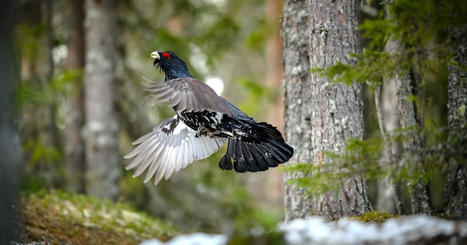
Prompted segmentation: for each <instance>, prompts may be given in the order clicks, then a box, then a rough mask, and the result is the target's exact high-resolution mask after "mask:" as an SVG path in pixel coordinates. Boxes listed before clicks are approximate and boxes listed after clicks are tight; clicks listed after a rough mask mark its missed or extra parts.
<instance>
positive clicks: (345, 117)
mask: <svg viewBox="0 0 467 245" xmlns="http://www.w3.org/2000/svg"><path fill="white" fill-rule="evenodd" d="M356 7H357V1H355V0H338V1H333V0H321V1H310V6H309V13H310V26H309V28H310V29H311V31H310V39H311V47H310V51H311V56H310V65H311V67H322V68H326V67H329V66H331V65H334V64H335V63H336V62H337V61H340V62H343V63H345V64H350V63H353V62H354V61H353V60H352V59H351V58H350V57H349V54H351V53H356V52H357V51H358V48H357V45H358V36H357V25H358V23H357V17H356ZM310 97H311V104H310V105H311V135H312V137H311V150H312V162H313V163H315V164H325V163H326V162H329V161H330V159H328V158H327V157H326V156H325V154H324V152H325V151H328V152H333V153H343V152H344V150H345V143H346V141H347V140H349V139H354V138H355V139H362V138H363V133H364V132H363V129H364V127H363V101H362V88H361V85H359V84H352V85H350V86H347V85H344V84H332V83H330V81H329V79H328V78H326V77H323V76H321V75H319V74H316V73H314V74H312V75H311V96H310ZM336 171H338V170H336ZM369 210H371V203H370V202H369V200H368V197H367V187H366V183H365V181H364V180H363V178H362V177H361V176H359V175H355V176H353V177H350V178H348V179H343V180H342V183H341V186H340V190H339V192H338V194H337V195H335V194H334V193H327V194H324V195H321V196H318V197H313V200H312V214H314V215H321V216H326V217H328V218H331V219H336V218H339V217H341V216H349V215H359V214H362V213H363V212H366V211H369Z"/></svg>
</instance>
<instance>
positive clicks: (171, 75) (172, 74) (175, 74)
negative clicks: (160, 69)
mask: <svg viewBox="0 0 467 245" xmlns="http://www.w3.org/2000/svg"><path fill="white" fill-rule="evenodd" d="M183 77H193V76H192V75H191V74H190V72H189V71H174V70H172V71H166V72H165V79H164V80H165V81H168V80H172V79H176V78H183Z"/></svg>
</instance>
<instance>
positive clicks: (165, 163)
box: [125, 116, 226, 185]
mask: <svg viewBox="0 0 467 245" xmlns="http://www.w3.org/2000/svg"><path fill="white" fill-rule="evenodd" d="M225 141H226V139H223V138H209V137H206V136H199V137H196V131H194V130H193V129H191V128H190V127H188V126H187V125H185V124H184V123H183V121H181V120H179V119H178V117H177V116H174V117H173V118H169V119H167V120H165V121H163V122H161V123H160V124H159V125H158V126H157V127H155V128H154V129H153V131H152V132H150V133H148V134H146V135H144V136H142V137H141V138H139V139H137V140H136V141H135V142H133V144H134V145H136V147H135V148H134V149H133V150H132V151H131V152H130V153H128V154H127V155H126V156H125V158H132V161H131V162H130V163H128V165H127V166H126V169H127V170H129V169H136V171H135V173H134V174H133V177H136V176H140V175H141V174H142V173H143V172H145V171H146V176H145V178H144V182H145V183H146V182H148V181H149V180H150V179H151V178H153V177H154V176H155V178H154V184H156V185H157V183H159V181H160V180H161V179H162V178H164V179H168V178H169V177H170V176H171V175H172V174H173V173H175V172H177V171H179V170H180V169H183V168H185V167H186V166H188V164H190V163H192V162H193V161H195V160H200V159H204V158H207V157H209V156H210V155H211V154H213V153H214V152H216V151H217V150H218V149H219V148H220V147H222V145H224V143H225Z"/></svg>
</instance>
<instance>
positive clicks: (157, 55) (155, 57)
mask: <svg viewBox="0 0 467 245" xmlns="http://www.w3.org/2000/svg"><path fill="white" fill-rule="evenodd" d="M151 58H154V59H156V60H160V59H161V57H160V56H159V53H158V52H157V51H154V52H152V53H151Z"/></svg>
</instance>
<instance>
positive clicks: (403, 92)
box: [395, 72, 432, 214]
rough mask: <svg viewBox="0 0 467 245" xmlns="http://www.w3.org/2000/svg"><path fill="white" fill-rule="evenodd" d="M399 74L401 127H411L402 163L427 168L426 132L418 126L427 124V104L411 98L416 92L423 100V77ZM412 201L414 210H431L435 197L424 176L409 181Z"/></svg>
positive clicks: (418, 169)
mask: <svg viewBox="0 0 467 245" xmlns="http://www.w3.org/2000/svg"><path fill="white" fill-rule="evenodd" d="M413 73H414V72H412V75H411V76H409V75H402V76H399V75H396V78H395V81H396V88H397V92H396V93H397V95H398V106H399V113H400V120H401V121H400V124H401V128H402V129H405V130H407V131H406V132H405V139H404V140H403V142H402V147H403V155H402V158H401V160H400V163H399V164H400V165H402V166H409V165H411V169H416V170H417V171H423V166H422V163H421V162H423V159H422V156H421V153H422V152H423V148H424V145H425V140H424V138H423V136H422V135H421V134H420V133H419V132H418V128H423V127H424V126H423V108H419V107H418V105H417V103H416V102H414V101H409V97H410V96H415V97H416V98H417V100H418V101H423V98H422V96H421V94H422V92H421V88H420V87H419V81H418V79H417V78H416V77H415V75H413ZM408 188H409V195H410V203H411V207H412V213H414V214H415V213H424V214H430V213H431V212H432V208H431V198H430V193H429V189H428V184H427V183H425V182H424V181H423V180H419V181H415V182H413V183H412V182H410V181H409V183H408Z"/></svg>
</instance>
